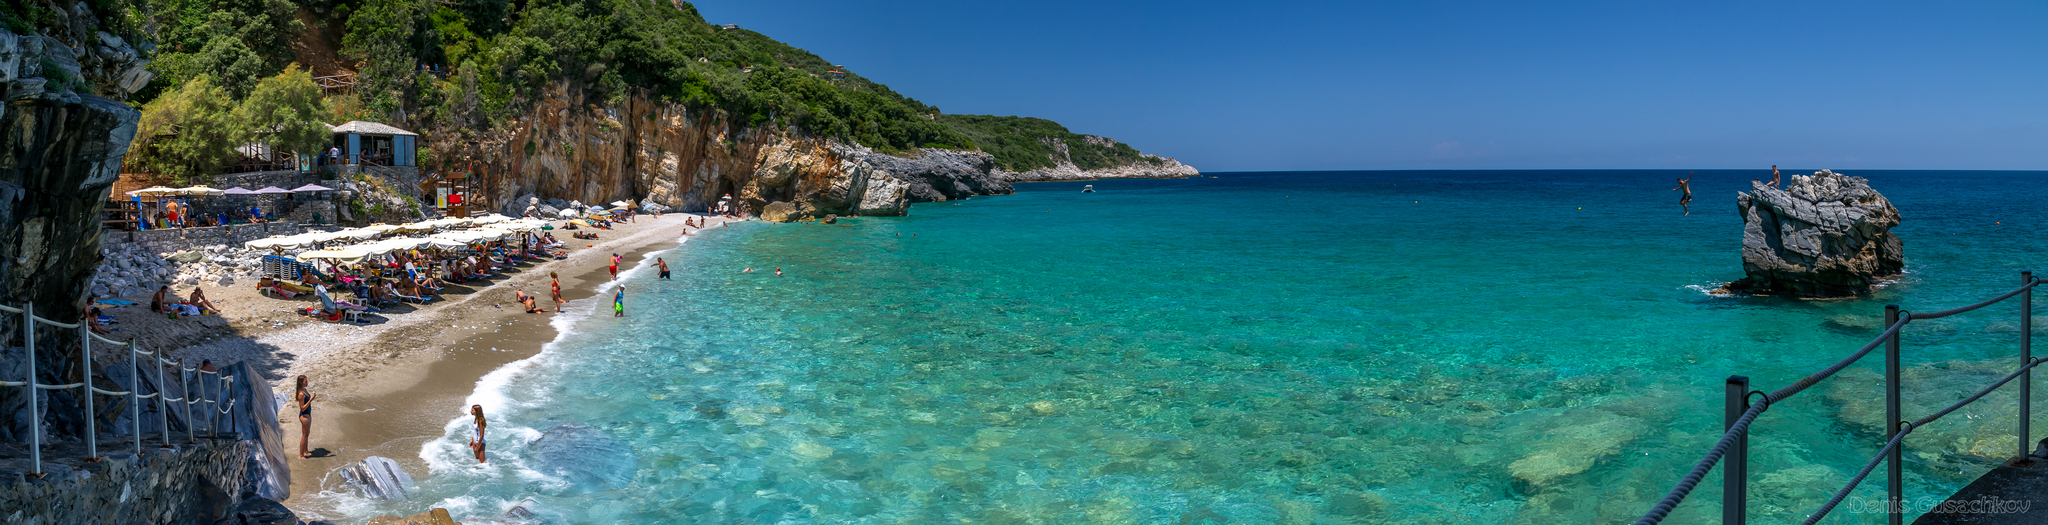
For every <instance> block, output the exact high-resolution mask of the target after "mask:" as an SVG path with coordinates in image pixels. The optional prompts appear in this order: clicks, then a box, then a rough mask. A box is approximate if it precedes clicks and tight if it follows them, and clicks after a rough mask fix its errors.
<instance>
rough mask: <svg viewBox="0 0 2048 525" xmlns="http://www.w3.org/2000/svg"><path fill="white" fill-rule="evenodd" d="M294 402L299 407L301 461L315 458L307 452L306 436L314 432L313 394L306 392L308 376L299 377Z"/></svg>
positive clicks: (293, 397) (293, 395) (293, 396)
mask: <svg viewBox="0 0 2048 525" xmlns="http://www.w3.org/2000/svg"><path fill="white" fill-rule="evenodd" d="M292 401H293V402H294V403H297V404H298V405H299V459H310V458H312V457H313V456H312V455H310V454H308V453H307V452H306V435H307V434H311V433H312V432H313V393H312V392H308V391H306V376H305V375H300V376H299V387H298V392H295V393H293V394H292Z"/></svg>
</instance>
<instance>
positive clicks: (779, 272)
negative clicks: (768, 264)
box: [775, 266, 782, 277]
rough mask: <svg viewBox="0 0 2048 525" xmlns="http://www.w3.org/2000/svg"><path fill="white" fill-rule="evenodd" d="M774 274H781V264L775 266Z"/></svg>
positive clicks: (778, 275)
mask: <svg viewBox="0 0 2048 525" xmlns="http://www.w3.org/2000/svg"><path fill="white" fill-rule="evenodd" d="M775 276H776V277H781V276H782V267H781V266H777V267H775Z"/></svg>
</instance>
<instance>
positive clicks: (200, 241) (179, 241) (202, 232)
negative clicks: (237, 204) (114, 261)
mask: <svg viewBox="0 0 2048 525" xmlns="http://www.w3.org/2000/svg"><path fill="white" fill-rule="evenodd" d="M305 232H306V229H305V228H302V227H300V226H299V223H296V222H288V221H285V222H266V223H260V224H234V225H228V226H214V227H211V228H172V229H166V230H148V231H111V232H107V233H106V236H105V241H104V242H105V243H106V245H107V248H108V249H109V250H123V251H125V250H126V246H128V245H134V246H135V247H136V248H137V249H141V250H143V251H147V252H149V253H154V254H171V253H177V252H181V251H184V250H187V249H191V248H196V247H201V246H208V245H214V244H225V245H228V246H231V247H241V245H242V243H245V242H249V241H253V240H256V239H262V238H265V237H271V236H275V235H298V234H301V233H305Z"/></svg>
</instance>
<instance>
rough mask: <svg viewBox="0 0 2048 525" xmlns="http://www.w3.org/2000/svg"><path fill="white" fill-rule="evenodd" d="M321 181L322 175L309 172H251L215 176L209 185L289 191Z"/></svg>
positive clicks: (224, 187)
mask: <svg viewBox="0 0 2048 525" xmlns="http://www.w3.org/2000/svg"><path fill="white" fill-rule="evenodd" d="M319 180H320V174H318V173H314V172H309V171H298V170H283V171H251V172H248V173H229V174H226V175H214V176H213V183H212V184H208V186H212V187H215V188H221V189H227V188H233V187H236V186H241V187H244V188H248V189H252V190H260V189H263V188H264V187H265V186H276V187H279V188H284V189H287V190H289V189H292V188H297V187H300V186H305V185H307V184H315V183H317V181H319Z"/></svg>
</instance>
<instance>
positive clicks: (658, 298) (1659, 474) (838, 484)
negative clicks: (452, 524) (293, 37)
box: [340, 169, 2048, 524]
mask: <svg viewBox="0 0 2048 525" xmlns="http://www.w3.org/2000/svg"><path fill="white" fill-rule="evenodd" d="M1759 171H1760V170H1748V171H1699V172H1697V173H1695V174H1694V175H1693V182H1692V186H1693V189H1694V192H1695V199H1694V201H1693V203H1692V205H1693V208H1692V211H1693V213H1692V214H1691V215H1690V216H1685V215H1682V213H1683V212H1682V210H1681V209H1680V207H1679V205H1678V204H1677V201H1678V197H1679V194H1678V192H1675V191H1671V189H1672V188H1674V187H1675V186H1676V184H1675V182H1674V179H1675V178H1677V177H1681V176H1684V175H1685V172H1684V171H1625V170H1624V171H1413V172H1306V173H1216V174H1209V175H1205V176H1204V177H1203V178H1195V179H1181V180H1113V181H1093V182H1086V183H1080V182H1076V183H1042V184H1023V185H1019V186H1018V187H1017V189H1018V191H1017V194H1015V195H1008V196H994V197H980V198H974V199H970V200H965V201H955V202H934V203H920V204H917V205H915V206H914V207H913V208H912V209H911V210H910V215H909V216H908V217H861V218H852V219H847V220H843V221H841V222H840V223H838V224H832V225H826V224H809V225H797V224H769V223H760V222H752V223H744V224H737V225H734V226H731V227H727V228H721V229H715V230H711V231H708V232H704V233H702V234H700V235H697V236H695V237H693V238H692V239H691V240H690V241H689V242H688V243H687V244H686V245H685V246H684V247H683V248H681V249H678V250H673V251H666V252H660V253H657V254H655V255H657V256H661V257H665V258H667V260H668V261H669V263H670V264H671V265H673V266H674V267H675V268H676V272H675V280H673V281H657V280H655V278H654V275H653V273H652V272H645V271H640V272H634V273H631V274H630V275H628V276H627V277H625V278H624V279H623V281H624V282H625V283H626V284H627V285H628V286H629V290H630V291H629V293H628V295H627V304H628V308H627V315H626V316H625V317H623V318H614V317H612V316H610V312H609V302H608V301H604V300H603V299H598V300H591V301H585V302H586V303H599V302H603V303H605V304H603V305H601V307H602V309H603V312H601V313H600V314H597V315H590V314H588V313H581V312H580V310H582V309H589V310H591V311H592V312H596V311H597V308H599V307H600V305H598V304H583V305H574V304H572V305H571V306H572V307H585V308H579V313H578V314H577V315H578V316H579V317H577V318H574V319H570V320H565V321H564V326H567V327H569V328H570V329H569V330H568V331H567V332H566V333H565V335H563V336H562V337H561V338H560V339H559V340H557V341H556V342H554V343H552V344H550V345H549V346H548V348H547V349H546V350H545V351H544V352H543V353H542V354H540V355H539V356H536V357H534V358H532V359H529V360H526V361H523V362H520V363H517V364H514V365H511V366H510V367H508V368H507V369H504V370H500V371H499V372H496V373H493V374H492V375H491V376H490V377H487V378H486V379H485V381H484V382H483V383H482V384H480V385H479V391H478V393H477V394H476V395H475V396H474V400H475V401H477V402H480V403H484V404H486V406H487V407H489V408H490V409H491V411H492V413H491V414H490V416H491V421H492V423H491V426H490V427H489V432H490V434H489V435H490V440H491V446H492V448H491V454H492V461H491V462H490V463H488V464H485V465H478V464H476V463H475V461H474V460H470V459H465V458H466V456H467V454H468V450H467V449H466V448H465V447H464V446H463V443H464V440H465V439H466V438H467V436H468V435H469V433H470V432H471V431H472V430H471V427H470V426H469V422H468V419H467V418H460V419H454V420H452V421H450V423H449V425H448V427H447V433H446V436H445V437H443V438H440V439H437V440H433V441H431V442H429V443H428V444H427V445H426V447H425V448H424V450H422V452H421V454H422V457H423V458H424V459H426V460H427V462H428V463H429V465H430V466H431V471H430V472H427V473H424V475H421V476H418V479H419V481H418V483H419V485H420V490H421V494H422V495H421V496H418V497H415V498H414V500H413V501H411V502H404V503H378V502H370V501H356V502H353V503H348V504H344V505H341V506H340V508H342V509H344V510H343V512H345V513H347V514H348V516H346V518H348V519H352V520H362V519H366V518H367V517H369V516H375V515H380V514H397V515H405V514H411V513H414V512H417V511H418V509H419V508H421V506H422V504H425V503H427V502H432V503H431V504H432V505H434V506H442V507H447V508H449V509H450V510H451V511H452V512H453V513H454V514H455V517H456V518H457V519H458V520H467V519H486V518H495V517H496V516H498V514H499V513H501V512H503V511H504V510H505V509H506V508H507V507H510V506H512V505H514V504H517V503H519V502H521V501H523V500H526V499H528V498H531V499H532V503H531V504H529V506H528V508H529V509H531V510H534V511H535V513H536V517H537V519H540V520H543V521H545V522H550V523H940V522H959V523H968V522H972V523H1016V524H1023V523H1048V524H1051V523H1169V524H1206V523H1447V524H1448V523H1587V522H1603V523H1612V522H1621V521H1627V520H1630V519H1633V518H1634V517H1636V516H1639V515H1641V514H1642V513H1643V512H1644V511H1646V510H1648V509H1649V507H1650V505H1651V503H1652V502H1654V501H1655V500H1656V499H1657V498H1659V497H1662V496H1663V495H1664V493H1665V492H1666V491H1668V490H1669V489H1670V488H1671V487H1672V485H1673V484H1674V483H1676V482H1677V481H1678V480H1679V477H1680V476H1681V475H1682V474H1683V473H1684V471H1686V470H1687V469H1689V468H1691V466H1692V465H1693V463H1694V462H1696V461H1698V459H1699V457H1700V455H1701V454H1702V453H1704V452H1705V451H1706V450H1707V449H1708V447H1710V446H1711V445H1712V444H1713V442H1714V441H1715V440H1716V439H1718V438H1719V437H1720V434H1721V427H1722V417H1723V416H1722V409H1723V396H1724V393H1723V388H1724V387H1723V384H1724V380H1726V379H1727V378H1728V376H1730V375H1735V374H1740V375H1745V376H1748V377H1750V378H1752V379H1753V380H1754V381H1755V383H1756V388H1758V389H1762V390H1772V389H1776V388H1778V387H1781V386H1784V385H1786V384H1789V383H1791V382H1792V381H1795V380H1797V379H1798V378H1800V377H1802V376H1804V375H1805V374H1807V373H1810V372H1812V371H1815V370H1819V369H1821V368H1823V367H1825V366H1827V365H1828V364H1830V363H1832V362H1834V361H1835V360H1837V359H1840V358H1841V357H1842V356H1845V355H1848V354H1849V353H1850V352H1852V351H1854V350H1855V349H1857V348H1858V347H1860V346H1862V345H1863V343H1865V342H1866V341H1869V340H1870V339H1871V338H1872V337H1874V336H1875V335H1876V334H1877V333H1878V332H1879V325H1880V318H1881V314H1882V312H1883V306H1884V305H1886V304H1899V305H1902V306H1903V307H1905V308H1906V309H1908V310H1919V311H1932V310H1938V309H1943V308H1949V307H1953V306H1960V305H1963V304H1967V303H1971V302H1976V301H1978V300H1981V299H1984V298H1988V297H1990V296H1992V295H1996V294H1997V293H2000V292H2003V291H2005V290H2009V289H2011V288H2013V287H2015V286H2016V285H2017V284H2019V280H2020V276H2019V272H2020V271H2021V270H2024V269H2030V268H2034V266H2033V265H2036V264H2040V263H2041V262H2043V261H2044V260H2048V259H2044V255H2048V253H2044V252H2048V250H2044V246H2043V242H2042V241H2041V238H2040V235H2041V232H2043V231H2044V229H2043V227H2044V226H2048V211H2044V206H2043V204H2044V203H2048V199H2044V197H2048V190H2044V187H2048V186H2044V184H2043V183H2044V182H2048V173H2043V172H1942V171H1867V172H1850V173H1848V175H1853V176H1862V177H1867V178H1869V179H1870V182H1871V185H1872V186H1873V187H1875V188H1876V189H1877V190H1879V191H1881V192H1883V193H1884V194H1885V195H1886V196H1887V197H1889V199H1890V200H1891V202H1892V203H1893V204H1894V205H1896V206H1897V207H1898V208H1899V210H1900V213H1901V215H1903V217H1904V222H1903V224H1902V225H1901V226H1899V227H1898V228H1897V229H1895V230H1894V231H1895V232H1896V233H1897V234H1898V235H1899V236H1901V237H1902V238H1903V240H1904V245H1905V250H1906V269H1907V273H1906V274H1905V275H1904V276H1903V277H1902V278H1900V279H1899V280H1897V281H1896V282H1893V283H1891V284H1889V285H1887V286H1885V287H1884V288H1882V289H1881V290H1879V291H1877V292H1876V293H1874V294H1873V295H1871V296H1869V297H1864V298H1856V299H1849V300H1835V301H1797V300H1787V299H1782V298H1771V297H1726V296H1715V295H1710V294H1708V293H1707V291H1708V290H1711V289H1712V288H1714V287H1716V286H1718V285H1720V284H1721V283H1725V282H1727V281H1731V280H1734V279H1737V278H1740V277H1742V260H1741V247H1742V220H1741V218H1740V217H1738V216H1737V215H1736V213H1735V209H1736V207H1735V194H1736V192H1737V191H1742V190H1746V189H1747V188H1748V185H1749V183H1750V180H1751V179H1752V178H1756V177H1759V176H1761V177H1764V178H1766V179H1767V178H1768V177H1769V173H1768V171H1767V170H1762V171H1761V173H1760V172H1759ZM1811 171H1813V170H1812V169H1808V170H1805V171H1803V172H1802V173H1810V172H1811ZM1787 173H1794V171H1793V170H1787ZM1083 184H1092V185H1094V187H1095V188H1096V190H1097V191H1096V192H1094V193H1082V192H1081V191H1080V189H1081V187H1082V185H1083ZM650 260H651V259H650ZM748 267H752V268H754V269H755V271H754V272H751V273H745V272H742V271H741V270H742V269H744V268H748ZM775 268H780V269H781V270H782V272H783V275H782V276H780V277H778V276H776V275H775V273H774V269H775ZM610 296H611V294H610V293H609V292H608V291H607V292H605V293H603V294H602V295H600V297H602V298H606V299H608V298H609V297H610ZM2019 319H2020V313H2019V312H2018V309H2017V307H2016V306H2013V305H1999V306H1994V307H1991V308H1987V309H1984V310H1981V311H1978V312H1973V313H1970V314H1965V315H1959V316H1955V317H1949V318H1944V319H1937V320H1930V321H1919V322H1915V323H1913V324H1912V325H1911V326H1909V327H1908V328H1907V329H1906V331H1905V332H1904V335H1903V336H1902V339H1903V341H1904V344H1905V352H1904V358H1903V360H1904V363H1905V365H1906V370H1905V372H1904V374H1903V376H1904V381H1905V384H1906V387H1907V394H1906V412H1907V416H1908V417H1909V418H1912V417H1918V416H1920V415H1924V414H1926V413H1928V412H1930V411H1932V410H1935V409H1937V408H1939V407H1941V406H1945V405H1947V404H1948V403H1950V402H1953V401H1955V400H1957V399H1960V398H1962V397H1964V396H1967V395H1968V394H1969V393H1970V392H1971V391H1973V390H1975V389H1976V388H1978V387H1979V386H1981V385H1983V384H1986V383H1988V382H1990V381H1991V380H1993V379H1996V378H1997V377H1999V376H2002V375H2003V373H2004V370H2005V369H2009V368H2010V367H2011V366H2013V365H2014V364H2016V363H2017V361H2018V357H2017V355H2018V354H2017V353H2018V350H2017V344H2016V342H2017V340H2018V336H2019V334H2018V330H2019V324H2018V322H2019ZM2035 324H2036V326H2039V325H2042V324H2048V323H2041V322H2036V323H2035ZM1881 365H1882V361H1881V360H1880V359H1878V356H1872V357H1871V358H1869V359H1866V360H1865V361H1863V362H1861V363H1859V364H1857V365H1855V366H1852V367H1851V368H1849V369H1848V370H1846V371H1844V372H1843V373H1842V374H1841V375H1839V376H1837V377H1836V378H1834V379H1831V380H1829V381H1828V382H1825V383H1822V384H1820V385H1819V386H1816V387H1814V388H1813V389H1811V390H1808V391H1807V392H1806V393H1804V394H1801V395H1800V396H1799V397H1795V398H1793V399H1791V400H1787V401H1784V402H1783V403H1782V404H1780V405H1779V406H1774V407H1772V409H1771V410H1770V411H1769V412H1766V413H1765V415H1764V416H1762V417H1761V418H1760V419H1759V421H1758V422H1757V424H1756V427H1755V430H1754V431H1753V432H1752V437H1751V439H1750V446H1751V449H1752V452H1751V466H1750V472H1751V474H1750V476H1751V485H1750V494H1751V499H1752V505H1751V507H1750V508H1751V510H1750V515H1751V519H1752V520H1753V522H1756V523H1788V522H1797V521H1799V520H1801V519H1803V518H1804V517H1805V516H1806V515H1807V514H1808V513H1811V512H1813V511H1814V510H1815V509H1817V508H1818V507H1819V506H1820V505H1821V504H1822V503H1823V502H1825V501H1826V499H1827V498H1828V496H1830V495H1831V494H1832V493H1833V491H1834V490H1836V489H1837V488H1839V487H1840V486H1842V484H1843V483H1845V482H1847V481H1848V479H1849V477H1850V476H1852V475H1854V474H1855V472H1856V470H1857V469H1859V468H1860V467H1861V466H1862V465H1863V463H1864V462H1865V461H1866V460H1867V459H1868V458H1869V457H1870V456H1871V455H1873V454H1875V453H1876V451H1877V449H1878V448H1879V446H1881V438H1882V437H1883V433H1884V421H1883V420H1884V402H1883V397H1882V392H1883V390H1882V375H1881V370H1882V369H1881ZM2039 390H2048V389H2037V395H2043V394H2038V392H2039ZM2016 405H2017V403H2016V399H2015V398H2014V395H2013V394H2012V393H2010V392H2009V391H2001V392H2000V393H1996V394H1993V395H1991V396H1989V397H1988V398H1986V400H1985V401H1983V402H1980V403H1978V404H1975V405H1972V406H1971V407H1969V408H1966V409H1964V411H1963V412H1961V413H1959V415H1958V416H1953V417H1950V418H1949V419H1945V420H1943V421H1942V422H1940V423H1938V424H1937V425H1935V426H1932V427H1929V428H1927V429H1924V430H1921V431H1920V432H1919V433H1916V434H1914V435H1913V436H1912V437H1911V438H1910V439H1909V440H1908V442H1907V446H1906V449H1905V450H1906V452H1905V457H1906V459H1907V461H1908V464H1907V466H1906V473H1907V481H1906V491H1907V495H1908V497H1910V498H1921V497H1933V498H1936V499H1937V500H1938V499H1939V498H1943V497H1946V496H1947V495H1948V494H1950V493H1952V492H1953V491H1954V490H1955V489H1957V488H1959V487H1961V486H1963V485H1965V484H1967V483H1968V482H1970V481H1971V480H1973V479H1975V477H1976V476H1978V475H1980V474H1982V473H1983V472H1985V471H1986V470H1988V469H1989V468H1991V467H1992V466H1994V465H1996V464H1997V463H1998V462H2000V461H2002V460H2003V459H2005V458H2006V457H2009V456H2011V455H2012V454H2014V452H2015V451H2016V447H2017V446H2018V445H2017V443H2018V438H2017V437H2016V436H2015V435H2014V434H2013V426H2014V424H2013V423H2014V419H2013V418H2014V414H2015V413H2016V411H2017V406H2016ZM2035 427H2036V428H2048V421H2042V422H2037V423H2036V424H2035ZM2035 437H2040V436H2035ZM1882 473H1883V470H1882V469H1880V470H1879V471H1878V475H1877V477H1874V478H1873V479H1872V480H1871V481H1869V482H1866V483H1865V485H1864V487H1863V488H1862V489H1859V490H1858V491H1856V492H1855V493H1853V494H1852V502H1854V501H1859V500H1868V499H1875V498H1879V497H1882V491H1883V483H1882ZM1720 486H1721V480H1720V474H1719V471H1718V470H1717V471H1716V473H1715V474H1713V475H1711V476H1709V477H1708V478H1707V480H1706V481H1705V482H1703V483H1702V484H1701V487H1700V489H1699V490H1697V491H1695V492H1694V494H1693V495H1692V497H1691V499H1690V500H1689V501H1688V502H1687V503H1686V504H1685V505H1684V506H1682V507H1680V509H1679V510H1678V511H1677V513H1676V514H1675V515H1674V517H1673V518H1672V520H1671V521H1668V523H1700V522H1713V521H1717V520H1718V519H1719V512H1720V507H1719V504H1720V500H1721V490H1720ZM1881 519H1882V516H1881V515H1880V514H1876V513H1871V512H1856V511H1854V510H1853V509H1848V508H1847V507H1845V509H1844V510H1838V511H1836V513H1835V514H1834V515H1832V516H1831V517H1830V518H1829V523H1878V522H1880V521H1881Z"/></svg>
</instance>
